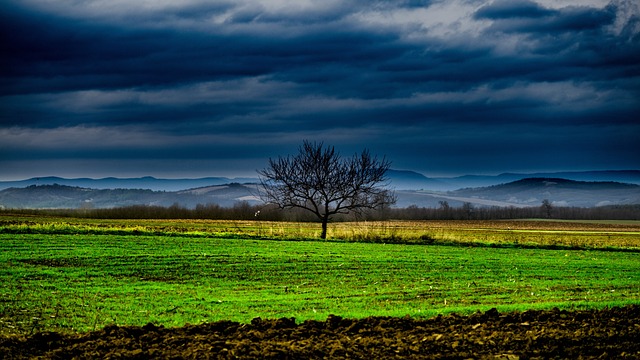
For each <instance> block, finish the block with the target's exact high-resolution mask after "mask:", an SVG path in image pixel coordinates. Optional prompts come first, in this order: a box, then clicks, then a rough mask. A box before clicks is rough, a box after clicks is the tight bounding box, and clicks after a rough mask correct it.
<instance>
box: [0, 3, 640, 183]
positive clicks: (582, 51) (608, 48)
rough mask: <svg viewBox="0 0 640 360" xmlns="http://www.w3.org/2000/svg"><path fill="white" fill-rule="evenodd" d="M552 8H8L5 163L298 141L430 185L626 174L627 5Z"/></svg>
mask: <svg viewBox="0 0 640 360" xmlns="http://www.w3.org/2000/svg"><path fill="white" fill-rule="evenodd" d="M551 4H553V2H546V3H543V2H541V1H529V0H519V1H503V0H497V1H491V2H490V1H466V0H465V1H463V0H458V1H436V0H432V1H410V0H408V1H402V2H386V1H379V2H377V1H376V2H367V1H359V0H352V1H348V2H333V1H328V2H322V3H313V2H312V3H304V2H301V3H298V4H295V5H286V6H285V5H283V3H281V2H276V1H268V0H255V1H254V0H244V1H220V2H215V3H211V2H205V1H202V2H200V1H193V2H189V4H187V5H180V4H175V5H172V4H169V3H166V4H163V3H162V2H158V3H149V4H147V5H148V6H146V7H143V6H140V5H139V4H137V3H130V2H126V1H121V2H120V1H113V2H105V1H99V0H96V1H87V2H83V3H76V2H71V1H64V0H63V1H59V2H55V3H37V2H32V1H29V0H24V1H17V0H16V1H6V2H3V3H2V4H0V35H1V37H2V53H3V56H2V58H0V77H1V78H2V81H1V82H0V140H1V141H0V142H1V143H2V145H0V161H2V162H4V163H5V165H8V164H14V165H12V166H13V167H12V166H5V168H8V169H18V168H20V169H24V168H25V167H26V166H27V165H21V166H20V167H18V166H17V165H15V164H18V163H20V162H21V161H23V162H24V164H27V163H28V162H29V161H32V162H33V163H34V164H35V161H36V160H44V159H46V160H48V161H51V162H53V163H55V162H56V161H59V162H60V163H63V162H64V163H65V164H67V165H65V166H68V164H69V163H73V159H74V158H77V159H83V160H86V161H89V160H91V159H94V160H95V161H96V164H98V163H100V162H102V163H103V164H106V163H107V162H106V161H107V160H109V161H110V162H109V164H112V163H113V162H114V161H116V162H117V161H122V162H123V163H124V162H126V161H128V160H131V159H136V161H143V160H144V159H149V160H150V163H151V162H152V161H151V160H154V161H155V160H159V159H166V160H167V162H166V167H167V170H166V171H167V172H171V171H172V170H171V169H170V168H171V167H172V166H173V168H174V169H176V168H183V167H184V164H185V163H188V162H189V161H190V160H192V161H196V162H197V161H204V160H207V159H209V160H211V162H210V163H208V164H209V165H208V166H211V168H210V169H202V170H201V171H202V172H203V173H204V172H206V171H210V172H212V173H215V172H216V171H217V170H219V169H216V168H215V166H216V165H215V164H216V159H217V160H220V162H218V164H222V162H221V161H222V160H224V159H227V160H228V159H233V160H234V161H235V163H236V164H242V163H243V161H245V160H244V159H246V168H247V169H248V171H249V172H250V171H253V170H254V168H255V164H257V163H260V162H264V160H265V159H266V157H269V156H274V155H277V154H278V153H279V152H282V151H289V150H294V151H295V149H296V147H297V145H298V144H299V143H300V142H301V140H302V139H305V138H308V139H317V140H324V141H325V142H327V143H335V144H336V145H338V146H339V147H341V148H342V149H344V150H345V151H356V150H358V149H360V148H362V147H369V148H371V149H372V151H374V152H381V153H385V154H386V155H387V157H389V158H390V159H391V160H392V161H393V162H394V164H396V165H397V166H399V167H405V168H411V169H415V170H418V171H422V172H425V173H427V174H428V173H430V172H435V173H441V172H454V173H465V172H471V171H473V172H481V171H483V170H484V172H499V171H514V170H526V169H531V170H547V169H551V170H553V169H569V170H572V169H591V168H607V167H613V168H638V167H639V166H640V162H639V160H638V158H637V156H636V154H637V153H640V146H639V145H637V141H636V139H637V138H638V135H640V124H639V123H638V121H637V119H636V117H637V114H638V113H640V101H639V100H638V99H640V5H638V4H635V3H634V2H633V1H630V0H613V1H612V2H610V3H607V4H605V3H602V4H600V5H590V6H586V5H582V4H581V2H580V1H576V2H575V4H573V5H571V4H568V5H567V6H562V7H561V6H553V7H552V5H551ZM172 159H173V160H176V159H178V160H180V161H181V164H180V165H177V163H176V162H175V161H172ZM86 161H85V162H82V163H83V164H86ZM153 163H154V164H157V162H153ZM224 164H225V165H224V166H227V167H229V166H230V165H229V163H228V161H227V162H225V163H224ZM83 166H85V165H83ZM221 166H222V165H221ZM236 167H237V168H241V165H238V166H235V165H234V168H236ZM127 168H128V169H130V168H131V166H129V167H127ZM94 170H95V169H94ZM139 170H140V171H141V172H144V171H145V170H144V169H143V168H140V169H139ZM15 171H18V170H15ZM20 171H23V170H20ZM87 171H91V170H87ZM113 171H114V175H116V176H117V175H118V174H117V171H118V170H117V168H114V169H113ZM148 171H149V172H153V173H151V175H156V174H157V172H158V171H160V170H158V167H157V165H154V166H153V167H151V168H149V169H148ZM35 172H37V169H36V168H35V165H34V168H33V169H32V173H35ZM2 175H4V176H11V174H2ZM38 175H48V174H38ZM87 176H91V174H87Z"/></svg>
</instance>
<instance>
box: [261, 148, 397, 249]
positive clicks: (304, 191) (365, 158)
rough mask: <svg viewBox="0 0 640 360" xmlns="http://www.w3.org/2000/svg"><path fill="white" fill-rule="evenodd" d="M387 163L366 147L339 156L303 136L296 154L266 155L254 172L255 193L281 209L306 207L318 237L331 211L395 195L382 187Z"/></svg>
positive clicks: (378, 203) (384, 201)
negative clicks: (318, 224)
mask: <svg viewBox="0 0 640 360" xmlns="http://www.w3.org/2000/svg"><path fill="white" fill-rule="evenodd" d="M390 165H391V163H390V162H389V161H387V160H386V159H384V158H383V159H382V160H378V158H377V157H375V156H371V154H370V153H369V151H368V150H364V151H362V153H361V154H360V155H358V154H356V155H354V156H353V157H351V158H342V157H340V155H339V154H338V153H337V152H336V151H335V149H334V148H333V146H326V147H325V146H324V144H323V143H311V142H309V141H304V142H303V144H302V146H301V147H300V148H299V153H298V154H297V155H296V156H287V157H278V158H277V159H269V166H268V167H267V168H266V169H263V170H260V171H258V174H259V175H260V182H261V184H262V192H261V197H262V200H263V201H265V202H267V203H273V204H276V205H278V206H279V207H280V208H282V209H285V208H300V209H305V210H308V211H310V212H312V213H313V214H315V216H317V217H318V219H319V220H320V221H321V222H322V234H321V235H320V237H321V238H322V239H326V237H327V224H328V223H329V221H330V220H331V218H332V216H333V215H336V214H347V213H349V212H352V211H355V212H358V211H361V210H364V209H379V208H382V207H384V206H385V205H389V204H394V203H395V200H396V199H395V195H394V194H393V193H392V192H391V191H390V190H388V189H386V188H385V187H384V185H386V183H387V178H386V172H387V170H389V166H390Z"/></svg>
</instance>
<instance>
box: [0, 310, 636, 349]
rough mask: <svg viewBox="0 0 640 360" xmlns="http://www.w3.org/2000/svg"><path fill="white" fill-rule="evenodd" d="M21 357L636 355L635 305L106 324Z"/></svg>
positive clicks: (25, 340)
mask: <svg viewBox="0 0 640 360" xmlns="http://www.w3.org/2000/svg"><path fill="white" fill-rule="evenodd" d="M3 355H4V356H5V357H6V358H8V359H22V358H33V357H39V358H45V359H63V358H64V359H66V358H139V359H147V358H174V359H179V358H263V359H268V358H272V359H274V358H277V359H287V358H290V359H304V358H332V359H334V358H336V359H340V358H356V359H357V358H361V359H376V358H377V359H382V358H412V359H413V358H425V359H465V358H480V359H483V358H487V359H535V358H544V359H549V358H570V359H578V358H583V359H600V358H602V359H605V358H606V359H610V358H616V359H620V358H630V359H639V358H640V305H630V306H626V307H617V308H610V309H603V310H588V311H561V310H558V309H554V310H550V311H525V312H514V313H499V312H498V311H496V310H495V309H492V310H489V311H487V312H485V313H476V314H474V315H471V316H458V315H455V314H454V315H447V316H438V317H435V318H431V319H424V320H419V319H410V318H387V317H371V318H366V319H361V320H352V319H343V318H340V317H338V316H329V318H328V319H327V320H326V321H305V322H303V323H301V324H296V322H295V320H294V319H288V318H282V319H276V320H262V319H259V318H256V319H254V320H253V321H252V322H251V323H250V324H240V323H236V322H230V321H219V322H215V323H209V324H202V325H197V326H192V325H187V326H184V327H181V328H164V327H162V326H159V327H158V326H155V325H153V324H148V325H146V326H143V327H135V326H122V327H120V326H108V327H106V328H104V329H102V330H100V331H95V332H90V333H84V334H71V335H63V334H58V333H51V332H44V333H36V334H33V335H31V336H28V337H16V336H14V337H1V338H0V357H2V356H3Z"/></svg>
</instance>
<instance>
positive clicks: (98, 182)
mask: <svg viewBox="0 0 640 360" xmlns="http://www.w3.org/2000/svg"><path fill="white" fill-rule="evenodd" d="M387 175H388V178H389V185H390V186H391V187H392V188H394V189H396V190H432V191H452V190H457V189H463V188H475V187H483V186H492V185H498V184H504V183H508V182H513V181H518V180H522V179H526V178H562V179H567V180H575V181H615V182H622V183H629V184H636V185H640V170H623V171H617V170H615V171H583V172H559V173H537V174H513V173H504V174H500V175H495V176H494V175H465V176H458V177H437V178H434V177H427V176H424V175H423V174H420V173H418V172H415V171H410V170H396V169H390V170H389V172H388V174H387ZM258 182H259V180H258V178H257V177H243V178H227V177H205V178H199V179H158V178H154V177H150V176H146V177H141V178H114V177H108V178H103V179H89V178H78V179H65V178H60V177H39V178H31V179H26V180H19V181H0V190H3V189H8V188H12V187H14V188H24V187H28V186H32V185H54V184H58V185H66V186H75V187H81V188H89V189H145V190H154V191H182V190H188V189H194V188H201V187H208V186H216V185H224V184H229V183H239V184H255V183H258Z"/></svg>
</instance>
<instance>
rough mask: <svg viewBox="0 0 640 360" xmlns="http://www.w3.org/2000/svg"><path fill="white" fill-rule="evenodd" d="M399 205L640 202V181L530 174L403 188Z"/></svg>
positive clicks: (583, 205) (560, 204)
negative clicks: (477, 183)
mask: <svg viewBox="0 0 640 360" xmlns="http://www.w3.org/2000/svg"><path fill="white" fill-rule="evenodd" d="M400 199H401V200H402V201H403V203H400V201H399V203H398V206H400V207H404V206H407V203H408V202H410V201H415V205H418V206H426V207H436V206H437V205H438V204H439V201H447V202H448V203H449V204H450V205H451V206H460V205H461V204H462V203H465V202H469V203H471V204H474V205H476V206H514V207H526V206H539V205H540V204H541V203H542V200H545V199H547V200H549V201H551V203H552V204H553V205H556V206H576V207H595V206H604V205H628V204H640V185H635V184H626V183H619V182H612V181H607V182H602V181H597V182H587V181H574V180H567V179H559V178H526V179H521V180H517V181H513V182H509V183H505V184H500V185H493V186H488V187H477V188H465V189H459V190H455V191H448V192H429V191H404V192H400V195H399V200H400Z"/></svg>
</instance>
